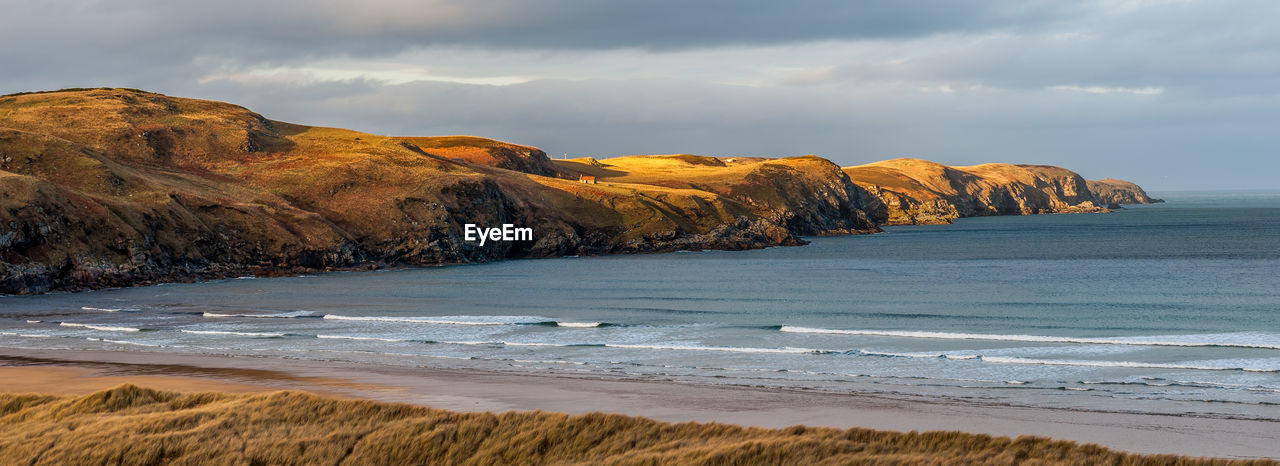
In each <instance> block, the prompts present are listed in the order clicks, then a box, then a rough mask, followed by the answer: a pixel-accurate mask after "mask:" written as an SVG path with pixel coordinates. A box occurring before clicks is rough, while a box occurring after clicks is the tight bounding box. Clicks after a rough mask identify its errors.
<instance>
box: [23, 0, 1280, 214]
mask: <svg viewBox="0 0 1280 466" xmlns="http://www.w3.org/2000/svg"><path fill="white" fill-rule="evenodd" d="M0 12H3V14H2V15H0V94H2V93H9V92H17V91H26V90H42V89H57V88H63V87H90V86H119V87H135V88H142V89H147V90H152V91H156V92H162V93H165V94H170V95H175V96H184V97H198V98H205V99H215V100H222V101H228V102H233V103H237V104H240V105H244V106H246V107H249V108H251V109H253V110H256V111H258V112H260V113H262V114H264V115H266V116H267V117H268V118H273V119H277V120H285V121H290V122H295V123H303V124H312V125H326V126H340V127H346V128H352V129H358V130H361V131H367V132H371V133H378V134H388V135H445V134H473V135H479V136H486V137H492V138H496V139H502V140H507V141H512V142H518V143H523V144H529V145H533V146H537V147H540V148H542V149H544V150H546V151H547V152H548V153H550V154H553V155H555V156H561V154H568V155H569V156H571V157H573V156H594V157H609V156H616V155H624V154H649V153H677V152H683V153H698V154H706V155H729V156H731V155H752V156H787V155H801V154H808V153H813V154H818V155H821V156H823V157H827V158H829V159H831V160H834V161H836V162H837V163H840V164H842V165H856V164H861V163H867V162H872V161H875V160H881V159H886V158H892V157H903V156H910V157H921V158H927V159H930V160H935V161H939V162H943V163H947V164H953V165H966V164H975V163H983V162H1015V163H1047V164H1055V165H1061V166H1065V167H1067V168H1071V169H1074V170H1076V171H1078V172H1080V173H1081V174H1083V175H1085V176H1086V177H1088V178H1101V177H1104V176H1112V177H1117V178H1125V179H1130V180H1132V181H1136V182H1138V183H1140V184H1143V185H1144V186H1145V187H1147V188H1148V189H1152V190H1157V191H1159V190H1182V189H1221V188H1254V189H1257V188H1277V187H1280V183H1277V182H1276V181H1275V177H1276V176H1277V175H1280V143H1277V137H1278V135H1280V27H1277V26H1276V25H1277V23H1280V2H1275V1H1271V0H1203V1H1197V0H1101V1H1088V0H1086V1H1055V2H1049V1H1039V0H1011V1H1004V0H990V1H963V0H951V1H947V0H919V1H890V0H883V1H882V0H864V1H857V2H853V1H847V0H832V1H824V0H795V1H788V2H779V1H774V0H733V1H729V0H704V1H689V0H647V1H611V0H419V1H409V0H383V1H336V0H286V1H274V2H272V1H265V0H222V1H216V2H213V1H200V2H193V1H185V0H112V1H79V0H40V1H35V0H0Z"/></svg>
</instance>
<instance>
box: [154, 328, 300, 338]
mask: <svg viewBox="0 0 1280 466" xmlns="http://www.w3.org/2000/svg"><path fill="white" fill-rule="evenodd" d="M178 331H180V332H182V333H193V334H196V335H234V336H241V337H263V338H278V337H283V336H285V334H283V333H275V332H231V331H226V330H188V329H179V330H178Z"/></svg>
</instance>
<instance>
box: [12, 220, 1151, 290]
mask: <svg viewBox="0 0 1280 466" xmlns="http://www.w3.org/2000/svg"><path fill="white" fill-rule="evenodd" d="M1164 202H1165V201H1164V200H1163V199H1160V200H1158V202H1151V203H1146V204H1143V203H1138V204H1122V206H1133V205H1151V204H1159V203H1164ZM1115 210H1118V209H1107V210H1104V211H1098V212H1073V211H1062V212H1037V213H1029V214H993V215H967V216H961V217H957V218H956V219H955V220H953V221H950V222H945V223H888V222H886V223H883V224H879V225H876V229H875V230H867V231H862V230H855V231H848V232H837V233H818V234H814V235H795V238H796V239H797V240H799V241H800V242H799V243H798V244H768V245H761V246H758V247H749V248H745V249H736V248H734V249H725V248H715V247H708V248H699V249H670V250H666V249H661V250H651V251H619V252H606V253H602V254H591V255H586V256H581V255H577V254H571V255H554V256H519V257H494V258H484V259H483V260H477V261H459V262H438V263H429V264H411V263H403V262H385V261H379V260H371V261H366V262H362V263H359V264H354V265H344V266H327V267H319V268H317V267H311V266H293V267H289V268H280V267H262V266H253V265H247V264H239V265H237V264H224V266H225V267H222V268H223V269H224V270H223V271H211V270H202V271H197V272H190V273H188V274H186V275H166V276H162V277H154V278H143V279H139V280H137V281H135V282H133V283H129V284H126V285H117V284H111V285H102V286H96V285H97V284H96V283H95V284H80V285H77V286H76V287H74V288H57V289H49V290H45V291H39V292H22V293H0V298H4V297H9V296H43V295H52V294H64V293H66V294H74V293H85V292H91V291H107V290H122V289H129V288H140V287H148V286H159V285H172V284H191V283H208V282H214V281H219V280H236V279H244V278H251V279H257V278H279V277H297V276H302V275H318V274H329V273H359V272H378V271H397V270H413V269H426V268H435V267H458V266H467V265H483V264H492V263H496V262H505V261H513V260H538V259H564V258H571V257H597V256H621V255H641V254H672V253H677V252H700V251H751V250H761V249H768V248H775V247H803V246H807V245H808V244H809V243H810V242H809V241H807V240H805V238H806V237H817V238H832V237H841V236H865V235H875V234H880V233H884V232H885V231H884V230H883V227H904V226H905V227H910V226H940V225H951V224H953V223H955V221H958V220H964V219H972V218H990V217H1028V216H1033V215H1081V214H1109V213H1114V212H1115Z"/></svg>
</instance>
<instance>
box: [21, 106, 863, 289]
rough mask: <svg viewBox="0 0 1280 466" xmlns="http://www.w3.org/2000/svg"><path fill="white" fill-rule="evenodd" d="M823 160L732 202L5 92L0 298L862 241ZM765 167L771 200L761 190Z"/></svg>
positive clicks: (432, 148)
mask: <svg viewBox="0 0 1280 466" xmlns="http://www.w3.org/2000/svg"><path fill="white" fill-rule="evenodd" d="M815 159H816V158H815ZM822 162H824V163H816V162H805V163H802V164H792V165H790V166H787V167H785V168H781V169H779V170H775V171H771V172H768V173H761V172H752V173H747V172H740V173H739V175H741V176H744V177H746V176H750V178H743V179H738V180H734V179H729V178H724V179H721V180H720V181H719V183H720V185H718V186H721V187H725V188H728V191H729V192H731V195H726V194H721V193H719V192H713V191H708V190H702V189H696V188H692V187H671V186H659V185H651V184H645V183H638V182H620V183H601V184H600V185H591V186H587V185H584V184H582V183H578V182H576V179H577V173H563V174H562V173H559V172H558V170H557V169H556V167H555V166H553V165H552V164H551V163H550V161H549V160H548V159H547V157H546V154H544V153H542V151H540V150H538V149H535V148H532V147H527V146H519V145H515V144H509V143H504V142H499V141H493V140H489V139H483V138H476V137H469V136H449V137H435V138H418V137H384V136H377V135H372V134H366V133H360V132H356V131H350V130H344V129H337V128H320V127H311V126H302V125H295V124H289V123H284V122H279V121H272V120H268V119H266V118H264V117H262V116H261V115H258V114H256V113H253V112H251V111H249V110H248V109H245V108H243V107H239V106H235V105H230V104H225V103H221V102H211V101H204V100H195V99H183V98H174V97H168V96H164V95H160V94H153V93H148V92H142V91H136V90H126V89H87V90H69V91H56V92H42V93H31V94H21V95H9V96H2V97H0V294H3V293H30V292H43V291H49V290H58V289H72V290H74V289H82V288H86V287H90V288H92V287H104V286H129V285H136V284H141V283H150V282H156V281H171V280H192V279H200V278H212V277H224V276H232V275H242V274H281V273H298V272H307V271H313V270H324V269H329V268H367V267H382V266H387V265H436V264H450V263H466V262H478V261H488V260H496V259H502V258H513V257H548V256H561V255H575V254H576V255H590V254H605V253H625V252H650V251H671V250H678V249H748V248H760V247H767V246H776V245H796V244H802V243H803V241H802V240H800V239H799V238H798V237H797V235H805V234H834V233H847V232H853V231H872V230H874V229H875V225H874V224H873V223H872V222H870V221H868V220H867V218H866V216H865V215H864V214H863V213H862V211H861V210H860V209H859V207H858V205H856V204H851V203H850V202H848V197H849V196H847V195H844V194H841V193H846V194H847V193H848V192H851V190H852V191H856V190H858V188H857V187H856V186H853V185H852V184H851V183H849V182H848V180H847V178H844V179H841V180H837V181H839V183H838V184H839V185H838V186H834V185H832V184H831V177H830V174H831V173H832V172H838V171H839V170H838V168H834V169H833V167H835V166H834V164H831V163H830V162H826V161H822ZM806 170H816V172H815V173H816V174H815V175H813V176H809V174H807V173H806ZM774 172H776V173H777V174H778V175H779V176H781V177H783V178H785V183H786V185H785V189H781V188H776V187H775V188H771V189H770V188H768V187H767V186H768V185H769V184H770V183H771V178H770V176H773V175H772V173H774ZM565 178H570V179H565ZM762 186H763V187H765V189H759V188H760V187H762ZM779 186H782V184H779ZM735 188H740V189H736V190H735ZM780 189H781V191H780ZM779 192H795V194H790V195H787V196H779V195H778V193H779ZM810 196H822V197H823V198H822V199H817V200H815V199H810V198H809V197H810ZM830 196H835V197H830ZM811 201H817V202H818V203H820V204H821V206H823V207H822V208H817V209H814V208H811V207H809V206H810V205H811ZM466 223H474V224H477V225H481V226H498V225H501V224H503V223H512V224H516V225H519V226H521V227H530V228H533V229H534V232H535V235H534V236H535V241H531V242H489V243H487V244H486V245H485V246H484V247H481V246H479V244H477V243H472V242H467V241H464V238H463V224H466Z"/></svg>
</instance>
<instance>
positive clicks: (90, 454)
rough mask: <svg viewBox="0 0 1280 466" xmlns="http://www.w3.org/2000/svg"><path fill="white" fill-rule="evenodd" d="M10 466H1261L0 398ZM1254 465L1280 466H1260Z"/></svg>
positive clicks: (1034, 448) (897, 439)
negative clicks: (967, 465)
mask: <svg viewBox="0 0 1280 466" xmlns="http://www.w3.org/2000/svg"><path fill="white" fill-rule="evenodd" d="M0 462H2V463H4V464H486V465H487V464H965V463H984V464H986V463H990V464H1012V463H1018V464H1113V465H1142V464H1152V465H1155V464H1160V465H1166V464H1173V465H1179V464H1188V465H1189V464H1250V462H1231V461H1227V460H1204V459H1193V458H1185V457H1177V456H1143V455H1133V454H1126V453H1119V452H1115V451H1111V450H1108V449H1106V448H1102V447H1099V446H1094V445H1080V444H1076V443H1073V442H1066V441H1054V440H1049V439H1045V438H1040V437H1020V438H1017V439H1009V438H1003V437H991V436H987V435H976V434H966V433H959V432H925V433H914V432H913V433H896V432H883V431H875V430H869V429H847V430H841V429H834V428H806V427H791V428H786V429H763V428H751V427H739V426H733V425H726V424H715V423H712V424H698V423H682V424H672V423H666V422H658V421H654V420H650V419H645V418H639V417H631V416H623V415H616V414H599V413H592V414H585V415H579V416H570V415H565V414H555V413H544V412H512V413H504V414H491V413H456V412H450V411H443V410H439V409H432V408H427V407H422V406H413V405H407V404H394V403H380V402H373V401H358V400H338V399H333V398H326V397H322V396H318V395H315V394H311V393H306V392H296V391H283V392H275V393H261V394H220V393H199V394H180V393H172V392H162V391H156V390H150V389H146V388H139V387H137V386H133V385H122V386H120V387H116V388H114V389H110V390H106V391H101V392H98V393H94V394H91V395H86V396H47V395H12V394H5V395H0ZM1253 464H1275V463H1273V462H1253Z"/></svg>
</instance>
